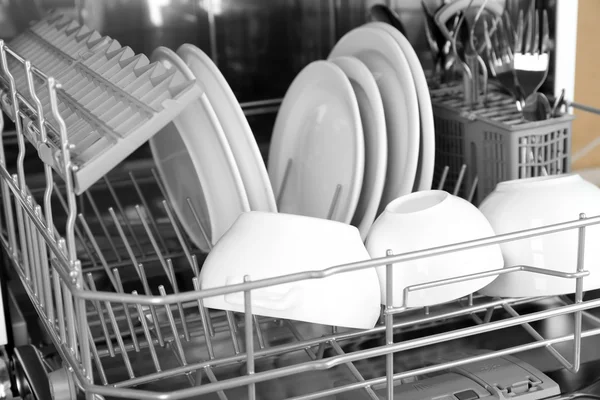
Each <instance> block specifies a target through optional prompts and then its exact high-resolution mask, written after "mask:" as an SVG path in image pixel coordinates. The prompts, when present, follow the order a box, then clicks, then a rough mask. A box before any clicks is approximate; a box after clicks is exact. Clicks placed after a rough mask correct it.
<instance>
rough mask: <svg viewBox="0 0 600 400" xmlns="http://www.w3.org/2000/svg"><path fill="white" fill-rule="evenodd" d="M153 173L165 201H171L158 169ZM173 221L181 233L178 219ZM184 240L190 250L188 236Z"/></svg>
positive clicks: (153, 169) (152, 170)
mask: <svg viewBox="0 0 600 400" xmlns="http://www.w3.org/2000/svg"><path fill="white" fill-rule="evenodd" d="M151 172H152V176H153V177H154V181H155V182H156V185H157V186H158V189H159V190H160V193H161V195H162V198H163V200H167V199H169V196H168V195H167V191H166V189H165V185H163V183H162V180H161V179H160V177H159V176H158V173H157V172H156V169H155V168H152V169H151ZM173 220H174V221H175V224H176V225H177V228H178V229H179V231H181V226H180V221H179V220H178V219H176V218H174V219H173ZM183 240H184V241H185V242H186V245H187V247H188V248H190V247H191V246H192V245H191V243H190V241H189V238H188V237H187V236H183Z"/></svg>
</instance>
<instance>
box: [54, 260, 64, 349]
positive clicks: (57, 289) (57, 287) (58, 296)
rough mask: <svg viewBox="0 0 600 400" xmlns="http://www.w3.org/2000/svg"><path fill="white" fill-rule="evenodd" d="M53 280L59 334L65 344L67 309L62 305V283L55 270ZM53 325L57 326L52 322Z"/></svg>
mask: <svg viewBox="0 0 600 400" xmlns="http://www.w3.org/2000/svg"><path fill="white" fill-rule="evenodd" d="M52 278H53V281H54V282H53V283H54V299H55V300H56V311H57V322H58V334H59V336H60V340H61V343H64V342H65V337H66V336H67V333H66V328H65V309H64V307H63V303H62V283H61V280H60V276H59V275H58V271H56V270H55V269H53V270H52ZM52 325H55V322H54V321H52Z"/></svg>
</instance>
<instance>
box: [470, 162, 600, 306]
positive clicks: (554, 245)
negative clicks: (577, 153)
mask: <svg viewBox="0 0 600 400" xmlns="http://www.w3.org/2000/svg"><path fill="white" fill-rule="evenodd" d="M479 208H480V210H481V212H483V214H484V215H485V216H486V217H487V218H488V220H489V221H490V223H491V224H492V226H493V228H494V230H495V232H496V234H498V235H500V234H503V233H509V232H514V231H519V230H524V229H531V228H537V227H541V226H544V225H551V224H557V223H561V222H567V221H572V220H576V219H578V218H579V214H580V213H585V214H586V215H587V216H588V217H592V216H596V215H600V189H599V188H598V187H596V186H594V185H593V184H591V183H589V182H586V181H585V180H583V179H582V178H581V177H580V176H579V175H577V174H565V175H556V176H546V177H539V178H528V179H519V180H512V181H506V182H502V183H499V184H498V185H497V186H496V189H495V190H494V191H493V192H492V193H490V195H489V196H488V197H487V198H486V199H485V200H484V201H483V202H482V203H481V205H480V207H479ZM577 234H578V233H577V229H575V230H569V231H565V232H560V233H555V234H551V235H545V236H538V237H534V238H529V239H522V240H519V241H514V242H507V243H503V244H502V245H501V248H502V253H503V254H504V260H505V262H506V266H507V267H508V266H514V265H530V266H534V267H539V268H547V269H551V270H554V271H562V272H575V271H576V270H577ZM598 243H600V227H599V226H598V225H593V226H590V227H587V228H586V241H585V244H586V246H585V258H584V262H585V265H584V268H585V269H587V270H589V271H590V272H591V275H590V276H588V277H585V278H584V280H583V281H584V289H585V290H591V289H597V288H598V287H600V271H598V268H599V267H600V266H599V265H598V263H599V262H600V246H598ZM574 291H575V280H573V279H563V278H559V277H550V276H547V275H540V274H534V273H531V272H514V273H510V274H505V275H500V276H499V277H498V279H496V280H495V281H494V282H493V283H492V284H491V285H489V286H488V287H486V288H485V289H483V290H481V292H482V293H484V294H487V295H490V296H501V297H524V296H541V295H547V296H551V295H558V294H567V293H573V292H574Z"/></svg>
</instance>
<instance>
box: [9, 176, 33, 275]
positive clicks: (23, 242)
mask: <svg viewBox="0 0 600 400" xmlns="http://www.w3.org/2000/svg"><path fill="white" fill-rule="evenodd" d="M12 179H13V183H14V184H15V185H17V187H18V177H17V175H13V176H12ZM15 208H16V210H17V228H18V231H19V243H20V246H21V248H20V249H17V253H16V254H17V255H18V254H19V252H20V253H21V258H22V259H23V264H22V265H23V267H24V270H25V278H26V280H27V283H28V284H31V283H30V282H31V265H30V263H29V252H28V251H27V234H26V231H25V217H24V215H23V208H22V207H21V205H20V203H19V199H18V198H17V197H16V196H15Z"/></svg>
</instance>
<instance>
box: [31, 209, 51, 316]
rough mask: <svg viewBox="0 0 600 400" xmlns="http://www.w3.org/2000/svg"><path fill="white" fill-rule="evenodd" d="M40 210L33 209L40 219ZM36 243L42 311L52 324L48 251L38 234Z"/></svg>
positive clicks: (40, 235) (38, 233)
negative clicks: (41, 287)
mask: <svg viewBox="0 0 600 400" xmlns="http://www.w3.org/2000/svg"><path fill="white" fill-rule="evenodd" d="M41 213H42V208H41V207H40V206H39V205H38V206H36V207H35V214H36V216H37V217H38V218H40V219H41ZM35 232H37V236H38V243H39V252H40V268H41V270H42V285H43V287H44V311H45V312H46V317H47V318H48V321H52V323H54V303H53V301H52V287H51V282H50V265H49V264H48V250H47V249H46V242H45V240H44V238H43V236H42V234H41V232H38V231H37V230H36V231H35Z"/></svg>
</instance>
